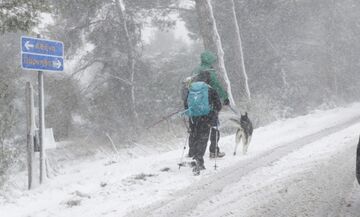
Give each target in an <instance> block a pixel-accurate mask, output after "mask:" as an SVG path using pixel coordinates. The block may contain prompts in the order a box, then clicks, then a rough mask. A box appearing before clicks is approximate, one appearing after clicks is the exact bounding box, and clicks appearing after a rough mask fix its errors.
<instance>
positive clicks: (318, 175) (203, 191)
mask: <svg viewBox="0 0 360 217" xmlns="http://www.w3.org/2000/svg"><path fill="white" fill-rule="evenodd" d="M359 134H360V104H353V105H351V106H348V107H346V108H337V109H333V110H329V111H316V112H314V113H312V114H309V115H306V116H301V117H297V118H294V119H288V120H282V121H277V122H275V123H272V124H270V125H268V126H265V127H261V128H258V129H256V130H255V131H254V136H253V140H252V143H251V144H250V147H249V151H248V154H247V155H246V156H244V155H241V151H240V150H239V151H238V153H240V154H239V155H237V156H232V155H231V154H232V152H233V148H234V136H228V137H224V138H221V140H220V148H221V149H222V150H223V151H225V152H226V154H227V155H226V157H225V158H223V159H221V160H218V161H217V164H218V166H219V167H218V169H217V170H216V171H215V170H214V169H213V165H214V163H215V162H214V161H213V160H210V159H209V158H208V157H207V156H208V153H206V158H205V166H206V167H207V170H205V171H204V172H203V173H202V174H201V175H200V176H197V177H194V176H193V175H192V172H191V169H190V168H188V167H182V168H181V169H180V170H179V168H178V166H177V163H178V162H179V160H180V155H181V153H182V146H183V145H184V143H183V142H179V143H178V144H175V147H177V148H176V149H175V150H174V151H167V152H163V153H155V152H151V151H149V155H148V156H146V157H144V156H140V157H139V156H138V157H137V158H129V157H125V156H122V155H121V156H117V157H116V158H111V159H110V158H109V159H103V160H95V161H81V162H76V163H74V164H72V165H71V166H67V167H64V168H61V169H60V171H59V172H58V173H57V175H56V176H55V177H52V178H51V179H49V180H47V182H46V183H45V184H44V185H42V186H40V187H37V188H36V189H34V190H31V191H28V190H26V177H25V174H18V175H16V176H14V177H13V178H12V179H11V180H12V182H13V185H11V188H10V189H7V191H6V192H2V193H3V194H4V195H6V197H0V216H1V217H2V216H4V217H23V216H24V217H45V216H46V217H47V216H51V217H65V216H66V217H70V216H86V217H91V216H94V217H95V216H96V217H98V216H105V217H119V216H136V217H138V216H139V217H141V216H164V217H167V216H172V217H175V216H214V217H215V216H216V217H219V216H271V217H272V216H284V217H285V216H354V217H356V216H359V213H360V188H359V186H358V184H357V183H356V182H355V173H354V170H355V153H356V151H355V150H356V144H357V139H358V136H359ZM183 140H185V138H184V139H183ZM166 145H167V144H164V146H166ZM142 149H143V150H149V149H148V148H147V147H142ZM239 149H240V148H239ZM114 159H115V160H114ZM185 160H187V161H189V160H190V159H185Z"/></svg>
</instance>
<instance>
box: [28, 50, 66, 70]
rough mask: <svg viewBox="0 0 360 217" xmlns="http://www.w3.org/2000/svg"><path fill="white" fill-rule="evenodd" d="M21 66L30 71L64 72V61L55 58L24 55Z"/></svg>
mask: <svg viewBox="0 0 360 217" xmlns="http://www.w3.org/2000/svg"><path fill="white" fill-rule="evenodd" d="M21 66H22V68H23V69H28V70H36V71H38V70H45V71H58V72H61V71H64V59H63V58H61V57H55V56H44V55H37V54H29V53H22V55H21Z"/></svg>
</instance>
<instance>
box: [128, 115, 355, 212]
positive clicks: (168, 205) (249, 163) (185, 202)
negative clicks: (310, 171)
mask: <svg viewBox="0 0 360 217" xmlns="http://www.w3.org/2000/svg"><path fill="white" fill-rule="evenodd" d="M359 122H360V117H357V118H354V119H353V120H350V121H347V122H345V123H342V124H339V125H336V126H333V127H329V128H326V129H323V130H321V131H319V132H317V133H314V134H311V135H308V136H305V137H302V138H300V139H296V140H294V141H292V142H288V143H284V144H283V145H281V146H279V147H276V148H274V149H271V150H268V151H265V152H263V153H262V154H259V155H258V156H256V157H255V158H252V159H247V160H244V161H242V162H241V163H239V164H236V165H234V166H231V167H228V168H224V169H223V170H221V171H219V172H218V173H216V174H214V175H213V176H211V177H208V178H204V179H203V180H200V181H199V182H198V183H196V184H194V185H192V186H191V187H189V188H187V189H184V190H180V191H178V192H177V193H175V194H174V195H173V196H172V197H170V198H169V199H167V200H164V201H160V202H157V203H155V204H153V205H150V206H148V207H145V208H142V209H139V210H134V211H132V212H130V213H128V215H127V216H129V217H142V216H144V217H145V216H146V217H150V216H156V217H161V216H164V217H168V216H171V217H177V216H179V217H180V216H192V215H197V213H191V211H192V210H195V209H196V207H197V206H198V204H199V202H202V201H205V200H207V199H209V198H211V197H213V196H214V195H217V194H220V193H221V192H222V191H223V189H224V188H225V187H226V186H228V185H232V184H234V183H237V182H238V181H239V180H240V179H241V178H242V177H244V176H246V175H247V174H249V173H250V172H252V171H254V170H256V169H259V168H262V167H266V166H271V165H272V164H273V163H275V162H276V161H278V160H279V159H280V158H282V157H284V156H286V155H288V154H290V153H292V152H294V151H296V150H298V149H300V148H302V147H304V146H306V145H307V144H309V143H312V142H314V141H317V140H319V139H321V138H323V137H326V136H329V135H331V134H334V133H336V132H338V131H341V130H343V129H346V128H348V127H349V126H351V125H354V124H356V123H359ZM264 145H266V144H264ZM347 151H349V150H347ZM349 153H350V151H349ZM342 156H343V155H342ZM346 162H349V161H346ZM294 198H296V197H295V196H294ZM219 209H221V207H219ZM199 215H200V213H199ZM264 215H265V216H271V215H266V214H265V213H264ZM229 216H231V214H229Z"/></svg>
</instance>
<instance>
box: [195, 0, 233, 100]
mask: <svg viewBox="0 0 360 217" xmlns="http://www.w3.org/2000/svg"><path fill="white" fill-rule="evenodd" d="M195 2H196V11H197V15H198V20H199V25H200V33H201V36H202V38H203V43H204V47H205V49H207V50H210V51H213V52H214V53H216V54H217V57H218V65H217V68H218V69H219V71H220V77H221V78H222V79H223V80H224V81H225V83H226V87H227V92H228V94H229V100H230V103H231V104H232V105H235V101H234V97H233V94H232V91H231V83H230V79H229V76H228V74H227V71H226V67H225V62H224V50H223V48H222V44H221V40H220V35H219V32H218V30H217V27H216V21H215V17H214V13H213V8H212V5H211V2H210V0H195Z"/></svg>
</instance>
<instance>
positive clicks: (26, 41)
mask: <svg viewBox="0 0 360 217" xmlns="http://www.w3.org/2000/svg"><path fill="white" fill-rule="evenodd" d="M21 67H22V68H23V69H27V70H36V71H38V70H42V71H58V72H62V71H64V44H63V43H62V42H61V41H53V40H46V39H40V38H31V37H25V36H22V37H21Z"/></svg>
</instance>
